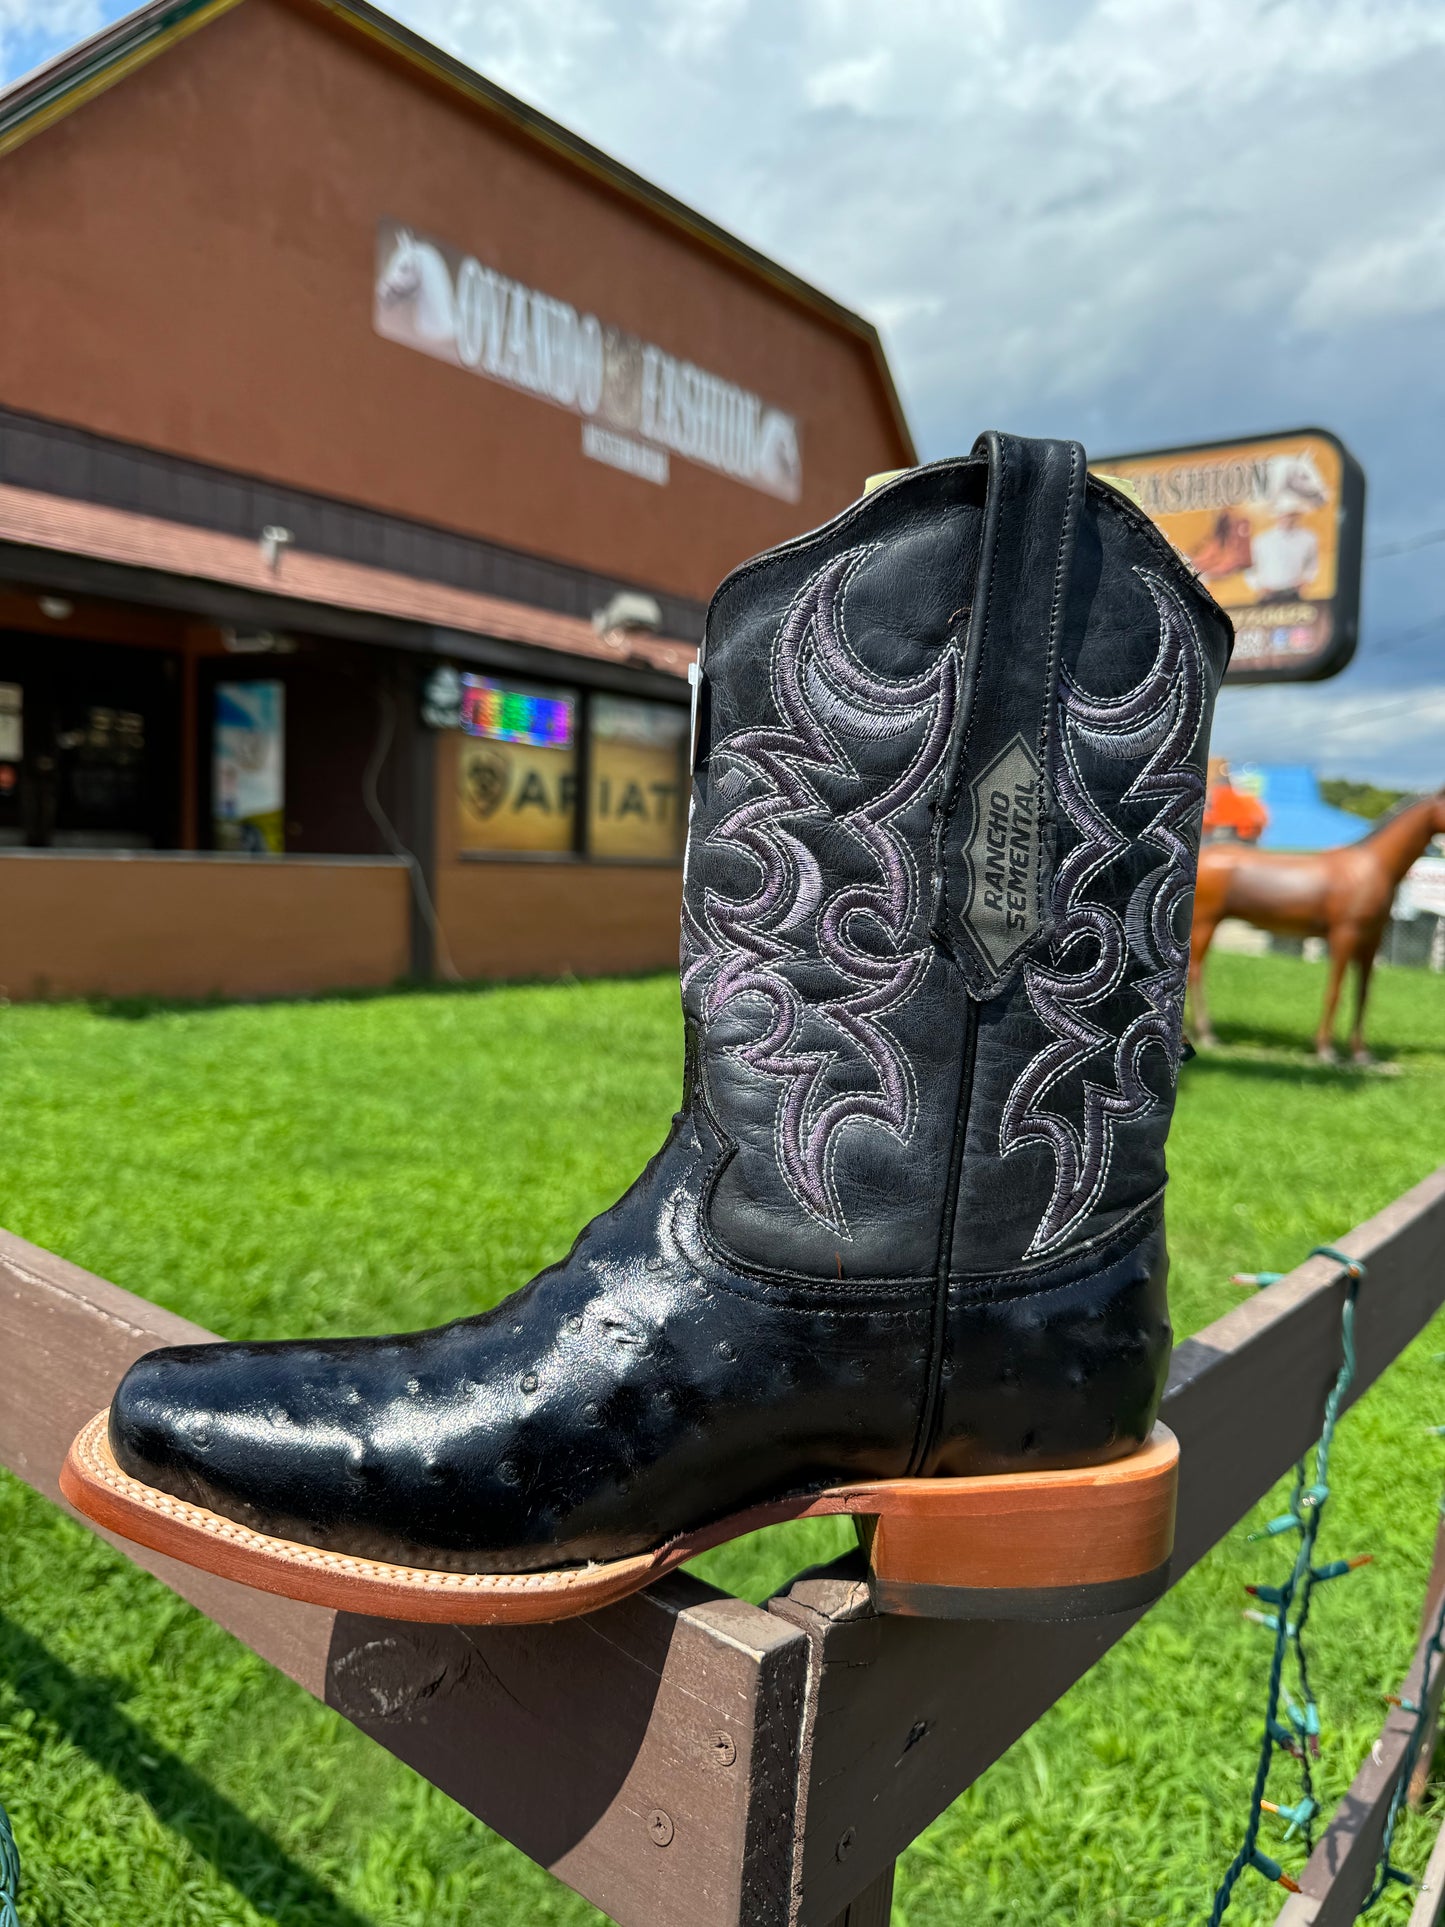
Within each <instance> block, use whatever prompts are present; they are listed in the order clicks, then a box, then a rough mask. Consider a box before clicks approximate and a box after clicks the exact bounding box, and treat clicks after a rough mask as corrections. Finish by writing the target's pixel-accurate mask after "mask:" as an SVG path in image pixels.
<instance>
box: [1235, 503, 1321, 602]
mask: <svg viewBox="0 0 1445 1927" xmlns="http://www.w3.org/2000/svg"><path fill="white" fill-rule="evenodd" d="M1309 506H1310V505H1309V504H1308V503H1307V502H1306V501H1304V500H1303V499H1302V498H1301V497H1300V496H1298V495H1296V494H1295V493H1294V492H1293V491H1292V490H1287V491H1286V492H1285V493H1284V494H1282V495H1281V496H1280V498H1279V501H1278V503H1277V504H1276V513H1277V515H1278V517H1279V519H1278V520H1277V521H1275V522H1266V524H1265V525H1264V527H1263V528H1262V529H1261V530H1260V531H1259V533H1258V534H1257V535H1256V536H1255V538H1254V553H1253V556H1252V558H1251V560H1250V565H1249V567H1248V568H1247V569H1246V570H1245V571H1244V579H1245V581H1246V582H1247V583H1248V584H1249V586H1250V588H1251V589H1252V590H1253V591H1254V593H1255V595H1256V596H1257V597H1258V599H1259V600H1260V601H1261V602H1269V601H1272V600H1273V599H1274V597H1276V596H1289V595H1302V594H1303V593H1304V590H1305V585H1306V584H1307V583H1309V582H1311V581H1313V579H1314V576H1315V573H1316V571H1317V570H1318V568H1319V566H1320V539H1319V537H1318V536H1317V535H1316V534H1315V532H1314V530H1313V529H1311V528H1307V527H1306V526H1305V521H1304V515H1305V511H1306V509H1307V508H1308V507H1309Z"/></svg>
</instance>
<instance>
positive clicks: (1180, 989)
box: [999, 569, 1204, 1256]
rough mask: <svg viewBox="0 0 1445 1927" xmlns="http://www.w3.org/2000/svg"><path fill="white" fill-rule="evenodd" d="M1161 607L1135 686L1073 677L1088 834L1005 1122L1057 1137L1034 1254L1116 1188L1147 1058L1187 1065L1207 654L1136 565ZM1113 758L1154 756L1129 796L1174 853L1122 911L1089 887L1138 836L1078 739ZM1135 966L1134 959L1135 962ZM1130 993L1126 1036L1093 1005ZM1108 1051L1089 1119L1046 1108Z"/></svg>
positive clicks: (1085, 1091)
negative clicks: (1043, 1038) (1121, 818)
mask: <svg viewBox="0 0 1445 1927" xmlns="http://www.w3.org/2000/svg"><path fill="white" fill-rule="evenodd" d="M1136 573H1137V574H1138V575H1139V577H1140V578H1141V580H1142V581H1143V583H1144V586H1145V587H1146V588H1147V589H1148V591H1149V593H1150V595H1151V596H1152V597H1153V599H1154V604H1155V607H1156V608H1157V609H1158V611H1159V649H1158V653H1157V654H1156V656H1155V658H1154V663H1153V666H1152V668H1151V669H1150V670H1149V671H1148V673H1147V674H1146V675H1145V676H1144V677H1143V679H1142V680H1141V681H1140V682H1139V683H1137V684H1136V685H1135V686H1134V688H1133V689H1130V690H1126V691H1125V693H1124V694H1123V695H1122V696H1113V697H1098V696H1091V695H1089V694H1088V693H1087V692H1086V691H1085V690H1082V689H1080V688H1079V687H1078V685H1077V684H1076V683H1074V682H1073V681H1072V680H1070V679H1069V678H1068V677H1067V676H1065V677H1063V678H1062V709H1063V719H1062V723H1063V726H1062V728H1061V730H1060V742H1059V748H1058V754H1057V758H1056V763H1055V767H1054V772H1053V775H1054V787H1055V791H1056V794H1057V796H1058V800H1059V805H1060V807H1061V809H1062V811H1063V814H1064V815H1065V817H1066V818H1067V819H1068V821H1069V822H1070V823H1071V824H1072V825H1073V827H1074V829H1075V830H1076V831H1077V832H1078V841H1077V842H1076V843H1075V844H1074V846H1073V848H1072V849H1071V850H1070V851H1069V853H1068V855H1067V856H1066V857H1065V858H1064V859H1063V861H1062V862H1061V863H1060V864H1059V866H1058V869H1057V871H1056V873H1055V877H1054V890H1053V910H1054V918H1055V928H1054V934H1053V937H1052V939H1051V941H1050V944H1049V949H1048V953H1047V956H1046V957H1045V959H1044V960H1043V961H1042V962H1040V963H1030V964H1028V965H1026V966H1025V970H1024V987H1025V990H1026V992H1027V995H1028V1000H1029V1002H1030V1004H1031V1005H1032V1006H1033V1009H1034V1011H1035V1013H1036V1014H1037V1016H1038V1018H1039V1020H1040V1022H1041V1023H1042V1024H1043V1025H1044V1027H1045V1029H1046V1030H1048V1031H1049V1033H1050V1036H1051V1040H1052V1041H1051V1042H1050V1043H1048V1044H1047V1045H1046V1046H1045V1047H1044V1049H1043V1050H1042V1051H1040V1052H1039V1053H1038V1055H1037V1056H1036V1057H1034V1058H1033V1059H1032V1061H1031V1062H1030V1063H1029V1064H1027V1065H1026V1066H1025V1068H1024V1070H1023V1071H1022V1072H1021V1074H1020V1075H1019V1077H1018V1078H1017V1080H1016V1081H1015V1083H1014V1086H1013V1089H1012V1090H1011V1091H1010V1092H1009V1096H1008V1101H1007V1103H1006V1104H1005V1106H1004V1110H1003V1116H1002V1118H1001V1120H1000V1124H999V1150H1000V1152H1001V1154H1002V1155H1003V1156H1004V1157H1007V1156H1008V1155H1009V1153H1010V1152H1011V1151H1015V1150H1017V1149H1018V1147H1019V1146H1020V1145H1021V1144H1038V1143H1042V1144H1047V1145H1048V1146H1049V1148H1050V1150H1051V1151H1052V1152H1053V1157H1054V1188H1053V1195H1052V1197H1051V1198H1050V1200H1049V1205H1048V1209H1047V1210H1046V1211H1045V1213H1044V1216H1043V1219H1042V1221H1041V1223H1040V1224H1039V1227H1038V1229H1037V1231H1036V1232H1035V1233H1034V1236H1033V1240H1032V1242H1031V1243H1030V1245H1029V1249H1028V1253H1027V1254H1026V1255H1028V1256H1034V1255H1036V1254H1038V1253H1041V1252H1046V1251H1049V1250H1052V1249H1053V1248H1054V1247H1055V1246H1057V1245H1059V1244H1062V1243H1063V1242H1064V1240H1065V1239H1066V1238H1068V1237H1069V1235H1070V1234H1071V1233H1072V1232H1074V1231H1075V1230H1076V1229H1077V1227H1078V1226H1079V1224H1080V1222H1081V1220H1082V1219H1083V1218H1084V1217H1085V1216H1086V1215H1087V1213H1088V1211H1089V1209H1090V1208H1091V1206H1092V1205H1093V1203H1094V1201H1095V1199H1096V1198H1097V1197H1098V1196H1099V1194H1100V1192H1101V1191H1102V1190H1103V1187H1104V1183H1105V1180H1106V1179H1107V1177H1108V1174H1109V1166H1110V1162H1111V1159H1112V1156H1113V1145H1114V1127H1115V1125H1116V1124H1118V1123H1124V1122H1127V1121H1129V1120H1130V1119H1133V1118H1137V1117H1142V1116H1143V1115H1144V1114H1145V1113H1146V1112H1147V1111H1149V1110H1151V1109H1153V1108H1154V1107H1155V1106H1156V1105H1157V1103H1158V1101H1159V1100H1158V1099H1157V1098H1156V1096H1155V1094H1154V1093H1153V1092H1152V1091H1151V1090H1150V1089H1149V1086H1148V1085H1147V1084H1146V1083H1145V1082H1144V1078H1143V1074H1142V1069H1141V1065H1142V1060H1143V1057H1144V1053H1145V1052H1146V1051H1147V1050H1148V1049H1149V1048H1150V1046H1151V1045H1152V1046H1157V1047H1158V1049H1159V1050H1160V1052H1161V1054H1162V1057H1163V1060H1164V1063H1165V1066H1166V1075H1167V1076H1168V1079H1169V1081H1170V1084H1171V1086H1172V1084H1173V1081H1174V1078H1175V1076H1176V1075H1177V1073H1178V1068H1179V1057H1180V1038H1181V1034H1182V1030H1183V1019H1184V988H1185V981H1186V976H1187V971H1188V963H1189V933H1188V928H1187V922H1186V925H1185V928H1184V929H1183V930H1181V929H1180V919H1181V912H1183V913H1185V915H1186V916H1187V909H1188V905H1189V900H1190V896H1191V893H1192V891H1193V887H1194V863H1195V851H1196V849H1197V847H1198V840H1199V823H1200V816H1201V812H1202V810H1203V806H1204V778H1203V776H1202V775H1201V774H1200V772H1199V771H1198V769H1197V768H1195V767H1194V765H1193V763H1192V761H1191V760H1190V759H1191V757H1192V754H1193V752H1194V749H1195V744H1196V741H1197V738H1198V735H1199V727H1200V722H1201V720H1202V717H1203V713H1204V660H1203V656H1202V654H1201V651H1200V647H1199V638H1198V636H1197V635H1196V633H1195V630H1194V625H1193V623H1192V621H1191V620H1190V617H1189V613H1188V611H1187V609H1186V608H1185V607H1184V604H1183V603H1182V602H1181V601H1180V600H1179V597H1178V596H1177V595H1176V594H1175V592H1174V591H1173V589H1172V588H1170V587H1169V586H1168V584H1167V583H1165V582H1164V581H1163V580H1162V578H1160V577H1159V576H1156V575H1153V574H1151V573H1150V572H1149V571H1147V570H1144V569H1139V570H1137V571H1136ZM1081 741H1082V742H1087V743H1088V744H1089V746H1090V747H1091V748H1092V749H1093V751H1094V752H1095V754H1096V755H1098V754H1102V755H1103V756H1105V757H1107V758H1110V759H1112V760H1114V761H1120V760H1125V759H1127V760H1128V761H1130V762H1133V761H1135V760H1137V758H1138V757H1139V756H1141V755H1146V753H1147V757H1146V760H1145V762H1144V765H1143V767H1142V768H1141V769H1140V770H1139V771H1138V773H1137V775H1135V777H1134V778H1133V780H1132V782H1130V784H1129V785H1128V787H1127V789H1125V790H1124V792H1123V797H1122V800H1123V801H1124V802H1125V803H1153V804H1154V805H1156V808H1155V812H1154V815H1153V816H1152V818H1151V819H1150V821H1149V822H1148V824H1147V825H1146V826H1145V828H1144V829H1143V830H1142V831H1141V832H1140V840H1142V841H1144V842H1148V843H1152V844H1154V845H1155V846H1156V847H1157V848H1158V849H1160V850H1162V851H1163V852H1164V861H1163V863H1162V864H1160V865H1159V866H1158V867H1156V868H1155V869H1154V870H1152V871H1151V872H1150V873H1149V874H1148V875H1147V876H1146V877H1144V878H1143V879H1142V880H1141V881H1140V883H1139V884H1138V885H1137V886H1136V888H1135V889H1134V891H1133V894H1132V895H1131V897H1130V900H1129V903H1128V906H1127V908H1126V911H1125V914H1124V915H1123V916H1122V917H1121V916H1120V915H1119V914H1118V912H1117V911H1116V910H1115V909H1114V908H1112V906H1110V905H1109V904H1107V903H1100V902H1090V901H1086V900H1085V897H1084V892H1085V891H1086V890H1087V888H1088V886H1089V885H1090V883H1092V881H1093V880H1094V878H1096V877H1097V876H1098V875H1099V874H1100V873H1101V872H1102V871H1103V870H1105V869H1106V868H1107V867H1108V865H1109V864H1111V863H1112V862H1113V861H1114V860H1115V858H1116V857H1118V856H1119V855H1120V854H1121V853H1122V852H1123V851H1125V850H1127V849H1128V848H1129V843H1130V839H1129V838H1128V837H1126V836H1125V835H1124V834H1123V833H1122V832H1121V831H1120V830H1119V829H1118V828H1116V826H1115V825H1114V824H1113V823H1112V822H1110V820H1109V819H1108V817H1107V816H1105V815H1104V813H1103V812H1102V810H1101V809H1100V808H1099V806H1098V805H1097V803H1096V802H1095V801H1094V798H1093V797H1092V796H1091V795H1090V794H1089V791H1088V789H1087V787H1086V786H1085V784H1084V781H1083V779H1082V777H1081V775H1080V773H1079V766H1078V756H1077V748H1076V745H1077V743H1078V742H1081ZM1131 963H1132V965H1133V968H1132V970H1131ZM1120 989H1125V990H1127V991H1128V992H1130V993H1132V994H1133V995H1135V996H1137V997H1138V998H1140V999H1141V1000H1142V1002H1143V1005H1144V1008H1143V1009H1142V1010H1141V1011H1139V1012H1138V1013H1137V1014H1136V1015H1135V1016H1134V1017H1133V1018H1132V1019H1131V1020H1130V1021H1129V1022H1128V1023H1127V1024H1126V1025H1125V1027H1124V1030H1123V1031H1122V1033H1121V1034H1120V1035H1119V1036H1118V1038H1117V1040H1116V1039H1115V1038H1114V1036H1113V1034H1112V1031H1111V1030H1108V1029H1104V1028H1101V1026H1100V1025H1099V1024H1097V1023H1095V1022H1094V1021H1093V1019H1092V1018H1091V1017H1090V1015H1089V1012H1090V1011H1091V1010H1092V1009H1094V1007H1095V1006H1097V1005H1099V1004H1100V1003H1102V1002H1103V1000H1104V999H1105V998H1107V997H1109V996H1110V995H1111V994H1112V993H1114V992H1115V991H1118V990H1120ZM1102 1051H1110V1052H1111V1054H1112V1057H1111V1062H1112V1072H1113V1082H1112V1086H1110V1085H1104V1084H1098V1083H1095V1082H1094V1081H1093V1079H1092V1078H1090V1077H1089V1076H1088V1075H1087V1074H1085V1075H1084V1077H1083V1080H1082V1094H1081V1099H1080V1103H1079V1108H1080V1110H1081V1112H1082V1115H1081V1116H1080V1117H1078V1118H1077V1119H1070V1118H1066V1117H1063V1116H1060V1115H1059V1114H1058V1112H1056V1111H1052V1110H1048V1109H1045V1108H1044V1105H1045V1100H1046V1099H1047V1098H1048V1096H1049V1094H1050V1092H1051V1091H1052V1090H1053V1089H1054V1088H1055V1086H1056V1085H1058V1084H1059V1083H1061V1082H1062V1080H1063V1079H1065V1078H1066V1077H1068V1076H1069V1075H1070V1074H1071V1073H1072V1072H1074V1071H1082V1070H1083V1068H1084V1066H1085V1065H1087V1064H1088V1063H1089V1061H1090V1059H1091V1058H1093V1057H1095V1056H1096V1055H1097V1054H1098V1053H1100V1052H1102Z"/></svg>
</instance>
